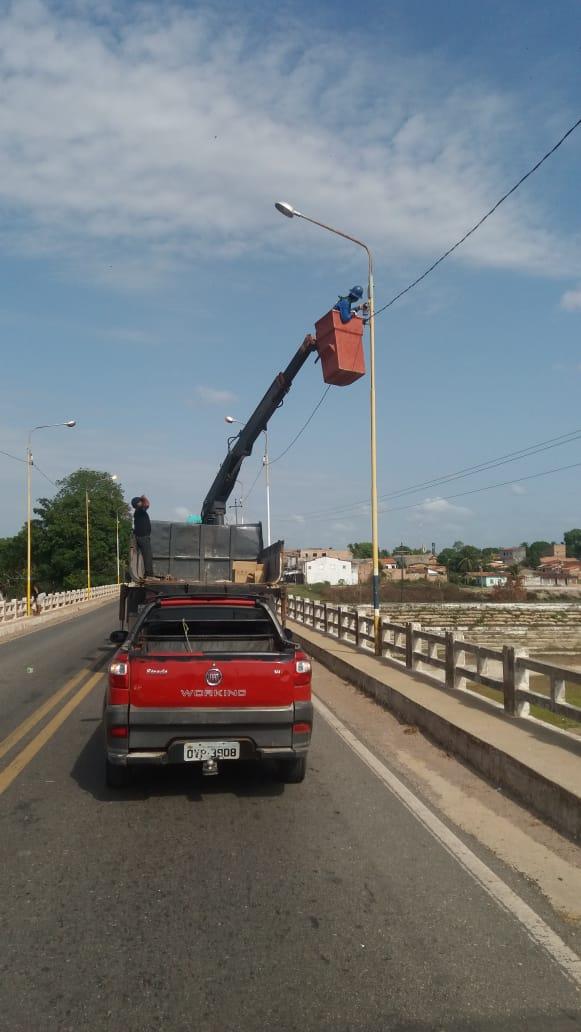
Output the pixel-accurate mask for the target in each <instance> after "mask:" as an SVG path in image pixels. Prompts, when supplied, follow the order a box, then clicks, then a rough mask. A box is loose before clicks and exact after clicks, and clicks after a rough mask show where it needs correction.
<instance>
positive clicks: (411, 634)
mask: <svg viewBox="0 0 581 1032" xmlns="http://www.w3.org/2000/svg"><path fill="white" fill-rule="evenodd" d="M419 630H420V624H419V623H406V625H405V665H406V667H407V669H408V670H415V668H416V666H417V661H416V660H415V658H414V652H415V650H416V645H417V641H418V631H419Z"/></svg>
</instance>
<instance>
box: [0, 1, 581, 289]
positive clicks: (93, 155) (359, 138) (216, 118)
mask: <svg viewBox="0 0 581 1032" xmlns="http://www.w3.org/2000/svg"><path fill="white" fill-rule="evenodd" d="M66 11H67V7H66V5H65V6H64V11H63V6H62V5H58V6H57V5H55V6H54V7H50V6H48V5H46V4H44V3H42V2H40V0H18V2H17V3H16V2H15V3H13V5H12V6H11V7H10V8H9V9H8V11H7V12H6V14H5V15H4V17H3V22H2V37H3V43H2V48H1V50H0V79H1V81H2V93H3V97H2V106H1V108H0V160H1V162H2V182H1V185H0V202H1V203H2V204H3V208H4V210H8V211H10V212H11V217H10V219H9V220H7V221H6V224H5V226H4V236H3V240H4V247H5V248H6V249H10V248H11V249H12V250H14V251H19V252H24V253H30V254H34V255H37V254H41V255H44V256H53V255H54V254H55V253H56V254H59V255H60V256H61V257H62V260H63V261H65V260H67V261H69V262H70V263H71V267H72V266H73V265H74V267H75V268H76V267H78V266H79V265H85V266H90V267H91V272H92V275H94V276H96V277H98V278H100V279H104V280H105V281H106V282H108V283H110V284H114V285H125V286H127V285H133V286H135V285H141V286H143V285H144V281H145V285H148V284H149V283H151V281H152V280H155V278H156V276H158V277H159V276H163V275H165V274H167V273H168V271H169V270H171V268H172V267H173V266H174V265H175V264H176V263H180V262H185V261H187V262H188V264H189V266H190V267H191V265H192V262H195V260H200V261H204V262H207V261H208V260H209V259H211V258H212V257H216V256H223V257H225V258H231V257H236V256H239V255H241V254H243V253H244V252H246V251H248V250H250V249H256V250H257V251H262V252H264V250H265V249H267V250H270V251H271V252H272V253H279V252H280V251H281V249H283V248H287V249H297V248H301V249H307V248H310V247H312V246H315V247H318V248H325V247H327V246H331V244H329V242H328V241H326V239H325V236H324V234H319V236H317V237H315V235H311V234H310V233H309V232H308V231H307V227H302V230H298V229H297V227H296V225H293V224H289V223H287V222H286V221H285V220H283V219H282V218H281V217H280V216H278V215H277V214H276V213H275V212H274V209H273V207H272V201H274V200H275V199H276V198H277V197H280V198H288V199H290V200H291V201H293V202H294V203H296V204H297V205H299V206H300V205H302V204H303V203H305V204H307V203H308V206H309V208H310V209H311V210H312V211H313V212H316V213H317V214H318V215H320V216H321V217H322V218H323V219H324V218H325V217H328V218H332V217H333V216H335V217H336V216H337V213H338V212H341V211H343V210H344V209H345V199H346V198H354V199H355V200H356V207H357V215H356V220H357V227H358V231H359V233H360V234H361V235H362V236H364V238H365V239H369V240H370V242H371V243H372V244H373V245H374V247H375V248H376V250H377V251H378V253H383V254H384V255H390V254H397V256H398V263H400V264H401V261H402V260H404V259H405V258H406V257H413V258H414V259H416V258H417V257H418V256H419V255H421V256H432V255H435V254H437V253H439V251H441V250H442V249H443V248H444V247H446V246H447V245H449V243H450V242H451V241H452V240H453V239H454V238H455V237H457V236H458V235H459V234H461V233H462V232H464V231H465V230H466V229H467V228H468V227H469V226H470V225H471V224H472V223H473V222H474V221H475V219H476V218H477V217H478V216H479V215H480V214H481V213H482V212H483V211H485V210H486V209H487V208H488V207H489V205H490V202H491V200H493V199H494V198H495V197H497V196H498V195H499V193H501V192H502V191H503V190H504V189H505V187H506V185H507V182H508V183H510V182H511V179H512V178H514V176H515V174H516V171H517V169H518V171H520V170H521V169H520V156H519V145H520V142H521V141H522V135H521V133H522V129H521V123H522V118H521V112H520V110H519V109H518V103H517V102H516V101H515V100H514V99H513V98H511V97H510V96H508V95H507V96H502V95H500V94H498V93H496V92H493V91H491V90H488V89H487V88H486V87H484V86H483V85H482V84H481V83H478V82H468V81H466V82H463V83H462V82H461V83H460V85H459V84H458V81H457V79H453V78H452V75H451V73H450V72H449V71H446V69H445V68H442V67H440V66H438V67H435V63H436V61H437V59H436V58H433V59H430V60H428V59H426V60H425V61H423V62H419V61H417V60H412V59H408V58H406V57H404V56H402V55H401V54H398V53H397V52H395V51H394V50H393V49H391V50H388V52H387V53H386V58H385V62H384V64H383V66H382V68H381V79H380V81H378V77H377V68H376V67H375V66H373V67H369V65H368V61H367V59H366V57H365V54H364V53H362V52H358V51H357V48H356V47H353V46H352V44H351V41H350V39H349V37H346V38H343V37H342V36H341V35H340V34H339V33H337V35H336V36H335V37H332V38H330V37H329V36H328V34H327V35H326V36H325V37H322V36H321V35H320V34H318V33H317V29H316V26H312V29H311V31H310V34H309V39H308V41H307V42H306V41H305V35H304V27H303V26H302V25H298V24H294V23H293V22H292V19H291V18H289V17H288V14H287V12H286V11H285V19H286V21H285V23H284V25H283V24H282V22H281V23H278V22H277V20H276V16H273V17H272V18H271V19H270V22H269V32H268V34H265V35H261V43H260V59H259V60H257V55H256V47H255V38H254V36H253V34H252V30H251V29H250V28H249V27H248V19H247V17H246V14H242V13H237V12H236V9H235V8H232V11H231V13H230V14H229V15H225V14H224V12H223V11H222V10H220V11H219V12H218V11H217V12H216V13H215V14H213V13H212V12H211V10H210V9H209V8H208V7H204V8H203V9H201V10H199V11H197V10H195V9H180V8H178V7H172V6H169V5H167V6H166V5H130V6H129V7H128V8H127V9H124V8H123V7H122V5H121V4H115V3H112V4H108V5H107V7H106V13H107V17H108V19H109V20H108V21H107V20H106V19H105V18H103V19H99V20H98V19H96V18H93V17H92V14H91V13H89V14H86V15H85V14H84V13H83V12H84V11H89V12H90V11H91V8H90V5H86V6H85V5H84V4H82V3H80V4H79V3H76V4H71V5H70V7H69V8H68V13H64V12H66ZM338 67H340V68H341V76H340V77H339V78H338V77H337V68H338ZM435 84H436V85H435ZM526 131H527V133H530V127H529V126H527V129H526ZM533 153H534V145H533ZM513 157H514V159H515V161H514V163H513V160H512V159H513ZM517 159H518V160H517ZM225 198H227V199H228V203H227V204H225V201H224V199H225ZM332 246H333V247H334V248H335V247H336V246H337V245H336V242H335V244H333V245H332ZM458 256H459V258H460V259H461V260H464V261H466V260H467V261H469V262H472V263H475V262H476V263H479V264H481V265H487V266H494V267H500V268H516V269H520V270H526V271H532V272H536V273H540V274H543V275H546V274H547V270H551V272H552V274H557V275H558V274H560V273H565V272H567V273H568V272H571V271H572V270H574V269H577V268H578V267H579V260H580V255H579V247H578V244H575V243H574V242H573V238H572V237H571V238H570V239H567V238H566V237H564V236H559V235H558V234H557V232H556V231H554V230H553V229H551V228H550V219H549V218H548V217H546V218H545V217H544V214H543V212H542V211H540V210H538V209H536V208H535V207H534V206H533V201H532V200H531V197H530V194H529V195H528V196H527V195H524V194H523V195H521V194H519V195H517V196H516V197H514V198H512V199H511V202H510V204H507V205H505V206H504V207H503V208H502V209H501V210H500V211H499V212H498V213H496V214H495V216H494V218H493V219H491V220H490V221H489V222H487V224H486V226H485V227H484V228H483V229H482V231H481V232H480V233H478V234H477V235H476V236H475V237H473V238H472V239H471V240H470V241H468V242H467V244H466V245H465V246H464V247H463V248H462V250H461V251H460V252H458Z"/></svg>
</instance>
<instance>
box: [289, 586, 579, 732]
mask: <svg viewBox="0 0 581 1032" xmlns="http://www.w3.org/2000/svg"><path fill="white" fill-rule="evenodd" d="M287 615H288V617H289V619H291V620H295V621H296V622H297V623H302V624H304V625H305V626H306V627H312V628H313V629H314V630H316V631H322V632H323V633H324V634H329V635H331V637H334V638H337V639H338V640H339V641H344V642H346V643H348V644H349V645H353V646H355V647H356V648H360V649H364V650H366V651H370V652H373V650H374V638H373V619H372V617H371V615H370V614H369V613H368V612H367V613H366V612H360V611H359V610H358V609H355V608H352V607H348V606H339V605H334V604H332V603H330V602H319V601H317V600H314V599H308V598H303V597H302V596H296V595H289V597H288V602H287ZM380 637H381V654H382V656H383V657H385V658H386V659H390V660H391V661H392V662H396V663H398V664H400V665H401V666H402V667H404V668H406V669H407V670H413V671H414V672H416V673H418V674H420V675H424V676H426V677H428V678H429V679H430V680H432V681H434V680H435V681H437V682H438V683H439V684H442V685H445V686H446V687H447V688H450V689H452V690H455V691H461V692H466V691H468V692H469V691H470V688H469V687H468V685H469V684H470V685H474V686H476V687H477V688H478V687H482V688H485V689H491V690H492V692H493V693H498V696H497V699H498V702H501V703H502V706H503V708H504V711H505V713H508V714H510V715H511V716H519V717H528V716H530V715H531V712H530V711H531V706H538V707H540V708H541V709H542V710H546V711H548V712H550V713H554V714H557V715H558V716H560V717H565V718H567V719H568V720H570V721H573V722H576V723H580V724H581V707H579V706H575V705H573V704H572V703H570V702H568V701H567V699H566V686H567V684H573V685H581V671H577V670H571V669H569V668H568V667H562V666H555V665H554V664H553V663H546V662H544V661H543V662H542V661H541V660H537V659H532V658H531V657H530V656H529V654H528V650H527V649H522V648H515V647H514V646H512V645H504V646H503V648H502V649H491V648H487V647H486V646H485V645H474V644H472V643H471V642H468V641H465V640H464V638H462V636H461V635H459V634H454V633H453V632H451V631H447V632H445V633H444V634H435V633H434V632H432V631H423V630H422V629H421V626H420V624H417V623H404V624H398V623H393V622H392V621H389V620H385V619H383V618H381V620H380ZM531 674H532V675H533V676H534V677H535V685H534V686H533V687H531V684H530V676H531ZM537 682H538V683H537ZM543 689H545V690H543ZM489 701H492V702H495V701H496V699H495V696H494V695H493V696H492V700H489ZM498 702H497V704H498Z"/></svg>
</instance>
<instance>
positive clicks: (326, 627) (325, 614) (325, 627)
mask: <svg viewBox="0 0 581 1032" xmlns="http://www.w3.org/2000/svg"><path fill="white" fill-rule="evenodd" d="M323 630H324V632H325V634H328V633H329V614H328V611H327V603H326V602H323Z"/></svg>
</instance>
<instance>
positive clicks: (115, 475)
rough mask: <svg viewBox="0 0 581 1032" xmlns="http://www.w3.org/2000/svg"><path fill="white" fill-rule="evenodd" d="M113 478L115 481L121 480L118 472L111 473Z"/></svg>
mask: <svg viewBox="0 0 581 1032" xmlns="http://www.w3.org/2000/svg"><path fill="white" fill-rule="evenodd" d="M111 480H112V481H113V482H115V481H116V480H119V477H118V476H117V474H116V473H112V474H111Z"/></svg>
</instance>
